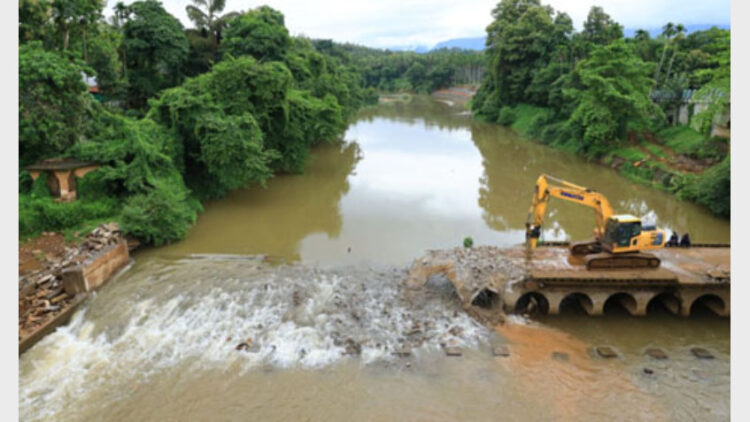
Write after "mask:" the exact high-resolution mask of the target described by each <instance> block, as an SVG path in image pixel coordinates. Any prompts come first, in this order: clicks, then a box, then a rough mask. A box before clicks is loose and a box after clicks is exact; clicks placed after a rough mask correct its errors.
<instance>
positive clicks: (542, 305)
mask: <svg viewBox="0 0 750 422" xmlns="http://www.w3.org/2000/svg"><path fill="white" fill-rule="evenodd" d="M515 311H516V313H519V314H526V315H529V316H535V315H546V314H547V313H548V312H549V301H548V300H547V297H546V296H544V295H543V294H541V293H537V292H529V293H525V294H523V295H522V296H521V297H519V298H518V300H517V301H516V308H515Z"/></svg>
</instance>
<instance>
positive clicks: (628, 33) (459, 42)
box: [388, 23, 729, 53]
mask: <svg viewBox="0 0 750 422" xmlns="http://www.w3.org/2000/svg"><path fill="white" fill-rule="evenodd" d="M712 26H716V27H718V28H721V29H729V24H710V23H696V24H692V25H685V29H687V33H688V34H690V33H693V32H695V31H705V30H706V29H710V28H711V27H712ZM639 29H645V30H646V31H648V33H649V34H651V37H652V38H654V37H658V36H659V35H660V34H661V31H662V29H661V27H658V28H638V27H633V28H625V30H624V32H625V37H628V38H632V37H633V36H634V35H635V31H637V30H639ZM486 38H487V37H484V36H482V37H472V38H453V39H450V40H445V41H441V42H439V43H437V44H435V46H434V47H432V48H429V47H427V46H424V45H409V46H394V47H388V49H389V50H391V51H414V52H417V53H427V52H428V51H433V50H439V49H441V48H461V49H464V50H475V51H482V50H484V41H485V39H486Z"/></svg>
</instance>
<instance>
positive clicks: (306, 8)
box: [106, 0, 730, 47]
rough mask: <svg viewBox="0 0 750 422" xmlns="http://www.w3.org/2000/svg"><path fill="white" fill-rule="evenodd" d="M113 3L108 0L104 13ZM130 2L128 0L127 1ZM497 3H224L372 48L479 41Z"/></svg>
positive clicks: (700, 9)
mask: <svg viewBox="0 0 750 422" xmlns="http://www.w3.org/2000/svg"><path fill="white" fill-rule="evenodd" d="M115 3H117V0H108V5H107V11H106V15H107V16H110V15H111V14H112V12H111V10H112V6H113V5H114V4H115ZM125 3H126V4H127V3H132V0H129V1H125ZM162 3H163V4H164V7H165V8H166V9H167V11H169V13H171V14H172V15H174V16H176V17H177V18H178V19H180V21H182V23H183V25H185V26H187V27H190V26H192V24H191V23H190V21H189V20H188V18H187V14H186V13H185V6H187V5H188V4H191V2H190V0H162ZM497 3H498V1H497V0H370V1H362V0H329V1H310V0H267V1H253V0H226V9H225V12H226V11H230V10H237V11H240V10H247V9H252V8H255V7H258V6H260V5H263V4H267V5H269V6H271V7H273V8H274V9H277V10H279V11H281V12H282V13H283V14H284V16H285V19H286V26H287V28H289V31H290V32H291V33H292V34H293V35H306V36H308V37H311V38H331V39H333V40H335V41H340V42H344V41H349V42H353V43H357V44H362V45H367V46H371V47H393V46H410V45H412V46H413V45H424V46H427V47H432V46H433V45H434V44H436V43H438V42H440V41H444V40H448V39H451V38H465V37H479V36H483V35H484V34H485V28H486V26H487V25H488V24H489V23H490V22H491V20H492V19H491V17H490V11H491V10H492V8H493V7H494V6H495V5H496V4H497ZM542 4H549V5H551V6H552V7H553V8H554V9H555V10H560V11H564V12H567V13H568V14H569V15H570V16H571V17H572V18H573V22H574V24H575V26H576V28H577V29H580V27H581V25H582V23H583V21H584V20H585V19H586V14H587V13H588V10H589V9H590V8H591V6H593V5H598V6H602V7H603V8H604V11H605V12H607V13H609V15H610V16H612V17H613V18H614V19H615V20H616V21H617V22H619V23H621V24H623V25H624V26H625V27H626V28H654V27H661V26H662V25H664V23H666V22H669V21H671V22H674V23H682V24H685V25H687V24H699V23H706V24H725V25H728V24H729V20H730V18H729V11H730V5H729V4H730V1H729V0H702V1H701V0H596V1H593V0H547V1H544V0H543V1H542Z"/></svg>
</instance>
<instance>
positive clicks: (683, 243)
mask: <svg viewBox="0 0 750 422" xmlns="http://www.w3.org/2000/svg"><path fill="white" fill-rule="evenodd" d="M680 247H682V248H689V247H690V235H689V234H687V233H685V234H684V235H682V239H680Z"/></svg>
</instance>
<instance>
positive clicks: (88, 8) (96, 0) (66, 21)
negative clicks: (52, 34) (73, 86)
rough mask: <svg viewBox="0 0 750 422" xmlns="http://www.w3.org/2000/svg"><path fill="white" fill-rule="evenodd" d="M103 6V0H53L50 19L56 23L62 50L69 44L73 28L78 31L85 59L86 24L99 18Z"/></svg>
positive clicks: (84, 58)
mask: <svg viewBox="0 0 750 422" xmlns="http://www.w3.org/2000/svg"><path fill="white" fill-rule="evenodd" d="M103 8H104V1H103V0H53V1H52V7H51V15H52V19H53V21H54V22H55V25H57V30H58V34H59V36H60V38H61V45H62V49H63V50H67V49H68V47H69V46H70V35H71V32H72V31H73V30H77V31H80V33H81V38H82V52H83V60H84V61H85V60H86V59H87V38H88V26H89V25H91V24H92V23H94V22H96V21H97V20H99V19H100V18H101V16H102V9H103Z"/></svg>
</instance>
